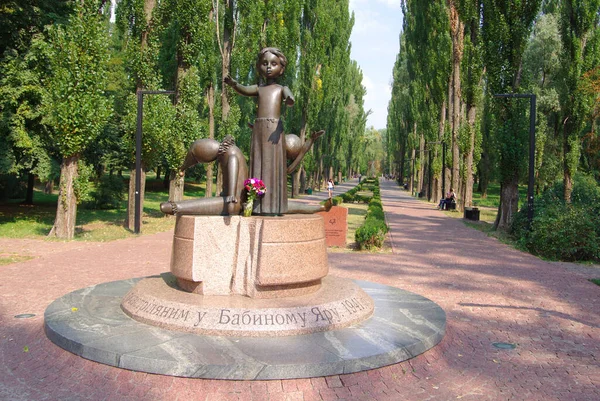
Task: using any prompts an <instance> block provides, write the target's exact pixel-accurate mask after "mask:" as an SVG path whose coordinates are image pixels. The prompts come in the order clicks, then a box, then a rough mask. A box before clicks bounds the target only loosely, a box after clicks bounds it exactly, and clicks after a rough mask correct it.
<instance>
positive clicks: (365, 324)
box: [44, 279, 446, 380]
mask: <svg viewBox="0 0 600 401" xmlns="http://www.w3.org/2000/svg"><path fill="white" fill-rule="evenodd" d="M138 282H139V279H128V280H121V281H113V282H110V283H102V284H98V285H94V286H91V287H87V288H82V289H79V290H77V291H73V292H71V293H69V294H65V295H64V296H62V297H60V298H58V299H57V300H55V301H54V302H52V304H50V305H49V306H48V308H46V312H45V313H44V329H45V331H46V335H47V336H48V338H49V339H50V340H51V341H52V342H53V343H54V344H56V345H57V346H59V347H61V348H63V349H65V350H67V351H69V352H72V353H74V354H75V355H79V356H81V357H83V358H86V359H89V360H92V361H96V362H99V363H103V364H107V365H110V366H115V367H118V368H121V369H129V370H135V371H140V372H148V373H154V374H162V375H171V376H182V377H194V378H205V379H235V380H272V379H295V378H303V377H317V376H331V375H338V374H346V373H353V372H360V371H365V370H370V369H374V368H378V367H381V366H386V365H390V364H393V363H398V362H402V361H405V360H407V359H410V358H413V357H415V356H417V355H419V354H421V353H423V352H425V351H427V350H428V349H430V348H431V347H433V346H435V345H436V344H437V343H438V342H440V340H441V339H442V338H443V337H444V332H445V327H446V315H445V313H444V311H443V310H442V308H440V307H439V306H438V305H437V304H435V303H434V302H432V301H431V300H429V299H427V298H424V297H422V296H420V295H418V294H414V293H411V292H408V291H404V290H402V289H400V288H394V287H389V286H385V285H382V284H377V283H369V282H365V281H355V283H356V284H357V285H358V286H360V287H361V289H363V290H364V291H365V292H366V293H367V294H368V295H369V296H370V297H371V298H372V299H373V301H374V302H375V310H374V312H373V316H372V317H371V318H369V319H366V320H363V321H362V322H360V323H357V324H354V325H352V326H349V327H346V328H343V329H339V330H332V331H321V332H316V333H312V334H305V335H299V336H283V337H275V338H271V337H223V336H207V335H200V334H194V333H185V332H181V331H174V330H167V329H163V328H160V327H156V326H153V325H147V324H144V323H140V322H138V321H136V320H134V319H131V318H130V317H129V316H127V315H126V314H125V313H123V311H122V310H121V308H120V304H121V302H122V300H123V297H124V296H125V295H126V294H127V293H128V292H129V291H131V289H132V288H133V287H134V286H135V285H136V284H137V283H138Z"/></svg>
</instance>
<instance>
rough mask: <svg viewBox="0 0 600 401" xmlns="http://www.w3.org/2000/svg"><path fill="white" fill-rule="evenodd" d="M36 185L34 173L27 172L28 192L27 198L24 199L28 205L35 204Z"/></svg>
mask: <svg viewBox="0 0 600 401" xmlns="http://www.w3.org/2000/svg"><path fill="white" fill-rule="evenodd" d="M34 185H35V175H33V173H31V172H30V173H29V174H27V193H26V195H25V200H24V201H23V203H24V204H26V205H33V187H34Z"/></svg>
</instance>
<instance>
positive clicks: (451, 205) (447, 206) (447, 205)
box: [442, 200, 456, 210]
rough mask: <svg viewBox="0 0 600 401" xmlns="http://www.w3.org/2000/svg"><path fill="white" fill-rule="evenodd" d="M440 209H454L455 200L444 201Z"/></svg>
mask: <svg viewBox="0 0 600 401" xmlns="http://www.w3.org/2000/svg"><path fill="white" fill-rule="evenodd" d="M442 210H456V201H455V200H453V201H452V202H451V203H446V202H444V204H443V205H442Z"/></svg>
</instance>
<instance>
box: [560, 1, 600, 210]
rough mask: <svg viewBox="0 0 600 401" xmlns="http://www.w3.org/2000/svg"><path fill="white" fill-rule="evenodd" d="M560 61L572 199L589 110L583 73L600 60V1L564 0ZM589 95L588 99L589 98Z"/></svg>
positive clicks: (565, 165)
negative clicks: (583, 84) (583, 83)
mask: <svg viewBox="0 0 600 401" xmlns="http://www.w3.org/2000/svg"><path fill="white" fill-rule="evenodd" d="M559 10H560V34H561V39H562V44H563V52H562V54H561V64H562V66H563V68H564V73H563V74H564V88H563V90H562V91H561V95H560V103H561V109H562V125H563V153H564V163H563V171H564V178H563V182H564V199H565V201H566V202H570V201H571V192H572V190H573V175H574V174H575V172H576V171H577V167H578V164H579V159H580V155H581V137H582V131H583V130H584V127H585V123H586V117H587V116H586V114H589V112H590V106H589V103H590V102H589V95H588V94H586V93H585V91H582V90H581V84H582V78H583V74H584V73H585V72H587V71H589V70H591V69H592V68H594V67H596V66H597V65H598V63H599V62H600V51H599V47H600V44H599V43H598V42H599V40H600V26H599V22H600V0H561V2H560V5H559ZM586 98H587V99H586Z"/></svg>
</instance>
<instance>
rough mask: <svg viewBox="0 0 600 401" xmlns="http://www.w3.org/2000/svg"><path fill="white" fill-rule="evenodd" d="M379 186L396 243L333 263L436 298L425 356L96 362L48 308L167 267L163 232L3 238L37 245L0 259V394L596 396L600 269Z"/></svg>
mask: <svg viewBox="0 0 600 401" xmlns="http://www.w3.org/2000/svg"><path fill="white" fill-rule="evenodd" d="M382 198H383V203H384V208H385V210H386V215H387V218H388V223H389V225H390V228H391V236H390V242H391V245H392V247H393V254H366V253H361V254H356V253H332V254H330V262H331V265H332V268H331V272H332V273H333V274H336V275H339V276H344V277H351V278H358V279H364V280H370V281H375V282H380V283H384V284H387V285H393V286H397V287H401V288H404V289H406V290H409V291H413V292H416V293H419V294H421V295H424V296H426V297H428V298H430V299H432V300H434V301H435V302H437V303H438V304H439V305H441V306H442V307H443V308H444V309H445V311H446V312H447V318H448V327H447V333H446V336H445V338H444V340H442V342H441V343H440V344H439V345H438V346H437V347H435V348H433V349H432V350H430V351H428V352H426V353H425V354H423V355H420V356H418V357H416V358H413V359H412V360H409V361H406V362H403V363H400V364H397V365H393V366H388V367H384V368H381V369H376V370H372V371H368V372H362V373H356V374H350V375H341V376H332V377H325V378H315V379H301V380H282V381H279V380H275V381H261V382H242V381H219V380H195V379H182V378H174V377H166V376H157V375H151V374H146V373H138V372H130V371H126V370H120V369H116V368H113V367H109V366H105V365H101V364H98V363H95V362H90V361H87V360H84V359H82V358H79V357H77V356H74V355H71V354H70V353H68V352H66V351H64V350H62V349H61V348H58V347H57V346H55V345H54V344H52V343H50V341H48V340H47V339H46V337H45V335H44V332H43V312H44V310H45V308H46V306H47V305H48V304H49V303H50V302H51V301H53V300H54V299H56V298H58V297H60V296H62V295H64V294H66V293H68V292H70V291H73V290H76V289H78V288H81V287H85V286H89V285H92V284H97V283H101V282H105V281H111V280H120V279H124V278H128V277H137V276H145V275H150V274H155V273H159V272H163V271H165V270H168V263H169V257H170V246H171V233H161V234H156V235H151V236H143V237H139V238H134V239H127V240H120V241H114V242H109V243H82V242H71V243H57V242H48V241H34V240H10V239H0V253H1V252H17V253H24V254H30V255H34V256H38V257H37V258H35V259H32V260H29V261H26V262H22V263H16V264H12V265H8V266H0V274H1V279H0V294H1V295H0V400H85V399H91V400H210V401H213V400H214V401H216V400H243V401H246V400H258V401H267V400H269V401H275V400H290V401H295V400H304V401H309V400H337V399H344V400H431V399H433V400H456V399H464V400H544V401H548V400H562V401H571V400H600V360H599V359H600V329H599V328H600V316H599V312H598V311H600V287H598V286H596V285H594V284H592V283H590V282H589V281H588V280H587V279H588V278H592V277H600V269H598V268H597V267H596V268H593V267H585V266H576V265H570V264H565V263H549V262H545V261H541V260H539V259H537V258H535V257H533V256H530V255H528V254H524V253H521V252H518V251H515V250H513V249H511V248H509V247H507V246H505V245H503V244H501V243H499V242H498V241H497V240H495V239H493V238H489V237H487V236H486V235H485V234H483V233H481V232H478V231H475V230H472V229H470V228H467V227H466V226H464V224H463V223H462V222H461V221H460V220H459V219H452V218H448V217H446V216H445V215H444V214H443V213H442V212H439V211H437V210H435V208H434V206H433V205H432V204H427V203H424V202H419V201H415V200H413V199H411V198H410V197H409V196H408V194H406V193H405V192H404V191H401V190H399V189H398V188H397V187H395V186H394V184H393V183H392V182H385V181H383V182H382ZM19 313H35V314H36V315H37V316H36V317H34V318H31V319H15V318H14V317H13V316H14V315H17V314H19ZM495 342H508V343H515V344H517V348H516V349H514V350H501V349H497V348H495V347H493V346H492V343H495ZM25 347H27V348H28V352H25V349H24V348H25ZM307 352H310V350H307Z"/></svg>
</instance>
